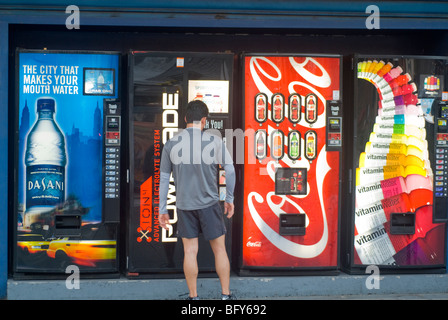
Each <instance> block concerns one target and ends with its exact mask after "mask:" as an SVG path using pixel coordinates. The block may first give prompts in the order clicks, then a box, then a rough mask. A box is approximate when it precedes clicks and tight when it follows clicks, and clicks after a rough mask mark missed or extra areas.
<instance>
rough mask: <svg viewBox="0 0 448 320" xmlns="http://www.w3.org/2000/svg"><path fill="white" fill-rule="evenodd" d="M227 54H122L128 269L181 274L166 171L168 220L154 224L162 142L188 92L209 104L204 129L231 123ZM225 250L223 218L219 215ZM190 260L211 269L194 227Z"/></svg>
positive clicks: (222, 191) (178, 124)
mask: <svg viewBox="0 0 448 320" xmlns="http://www.w3.org/2000/svg"><path fill="white" fill-rule="evenodd" d="M233 59H234V58H233V54H224V53H194V52H146V51H145V52H143V51H139V52H135V51H132V52H130V54H129V106H130V109H129V119H130V136H129V139H130V140H129V141H130V142H129V145H130V156H131V159H130V171H129V184H130V196H131V202H130V208H129V218H128V221H127V222H128V225H127V230H128V235H127V251H126V252H127V253H126V256H127V268H126V272H127V275H128V276H129V277H173V276H174V277H175V276H176V274H182V271H183V269H182V265H183V245H182V241H179V239H178V237H177V210H176V189H175V186H174V180H173V178H172V177H171V181H170V186H169V191H168V200H167V209H168V213H169V215H170V223H171V226H170V227H169V229H168V230H165V229H163V228H161V227H160V225H159V186H160V161H161V156H162V149H163V146H164V144H165V142H166V141H167V140H169V139H170V138H172V137H173V136H174V135H175V134H176V133H177V132H178V131H179V130H182V129H184V128H185V125H186V124H185V119H184V118H185V112H184V109H185V108H186V106H187V104H188V102H189V101H191V100H195V99H200V100H202V101H204V102H205V103H206V104H207V106H208V108H209V117H208V119H207V124H206V126H205V128H204V130H209V129H212V130H211V131H210V133H213V134H218V135H221V137H222V138H223V140H224V141H225V129H230V128H232V122H231V120H232V119H231V117H230V116H231V114H232V104H231V101H232V100H231V92H232V90H231V89H232V75H233ZM218 174H219V177H218V184H219V185H218V186H217V187H218V190H219V195H220V200H222V201H221V204H223V201H224V199H225V195H226V183H225V175H224V170H223V169H222V168H220V169H218ZM225 222H226V227H227V234H226V246H227V249H228V253H229V256H230V245H231V231H232V228H231V220H229V219H225ZM198 267H199V270H200V271H214V269H215V264H214V256H213V252H212V250H211V247H210V245H209V243H208V242H207V241H206V240H205V239H204V237H203V236H202V233H201V234H200V236H199V253H198Z"/></svg>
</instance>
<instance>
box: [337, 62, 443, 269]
mask: <svg viewBox="0 0 448 320" xmlns="http://www.w3.org/2000/svg"><path fill="white" fill-rule="evenodd" d="M447 63H448V59H447V58H441V57H403V56H355V57H354V59H353V66H354V73H355V79H354V109H353V117H354V118H353V124H352V127H351V129H350V130H351V132H350V133H349V132H347V133H346V136H348V135H351V138H350V140H351V141H350V143H352V144H353V155H352V157H353V159H349V158H348V159H347V165H348V167H347V168H348V169H347V175H346V177H347V178H348V180H347V181H346V185H347V186H348V188H349V190H348V192H347V194H349V196H350V198H348V199H347V201H346V202H345V204H346V205H347V209H346V210H345V212H346V213H347V215H348V216H347V218H348V220H347V222H346V223H344V225H345V226H347V227H348V228H347V230H346V232H344V233H345V237H346V241H347V246H346V248H348V249H349V250H348V251H347V252H346V253H345V255H344V257H343V265H344V268H346V269H347V270H348V271H350V272H353V273H355V272H364V270H365V268H366V266H368V265H376V266H378V267H380V268H381V269H382V270H384V271H391V272H406V271H407V272H418V271H421V272H445V266H446V259H445V254H446V224H445V222H446V221H447V217H448V216H447V215H448V211H447V200H448V169H447V168H448V166H447V161H448V144H447V142H448V140H447V139H448V138H447V137H448V126H447V121H448V113H447V110H448V108H447V105H448V92H447V90H448V88H447V87H446V80H447V79H446V76H447ZM350 161H352V163H350Z"/></svg>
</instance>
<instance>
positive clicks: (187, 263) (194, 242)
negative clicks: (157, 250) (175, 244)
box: [182, 238, 198, 298]
mask: <svg viewBox="0 0 448 320" xmlns="http://www.w3.org/2000/svg"><path fill="white" fill-rule="evenodd" d="M182 243H183V245H184V274H185V280H186V281H187V286H188V291H190V297H191V298H194V297H197V296H198V292H197V278H198V260H197V255H198V238H192V239H187V238H182Z"/></svg>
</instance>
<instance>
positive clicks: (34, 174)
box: [13, 50, 121, 277]
mask: <svg viewBox="0 0 448 320" xmlns="http://www.w3.org/2000/svg"><path fill="white" fill-rule="evenodd" d="M119 66H120V55H119V54H117V53H113V52H69V51H61V52H56V51H46V50H42V51H31V50H18V52H17V55H16V67H17V69H16V109H15V115H16V119H17V120H16V123H15V125H16V132H15V141H14V142H15V168H16V177H15V179H16V180H15V191H16V197H15V206H14V224H15V228H14V229H15V230H14V234H13V238H14V250H13V272H14V276H16V277H27V276H30V277H32V276H35V275H38V274H40V275H42V274H47V275H48V274H64V275H65V272H66V268H67V267H68V266H71V265H74V266H77V267H78V268H79V269H80V271H81V273H96V274H98V273H108V274H118V260H117V246H118V243H117V239H118V234H119V232H118V227H119V221H120V220H119V215H120V211H119V207H120V154H121V153H120V147H121V135H120V134H121V105H120V101H119V100H118V99H119V95H120V89H119V88H120V86H119V73H120V67H119Z"/></svg>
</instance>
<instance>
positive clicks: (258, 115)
mask: <svg viewBox="0 0 448 320" xmlns="http://www.w3.org/2000/svg"><path fill="white" fill-rule="evenodd" d="M254 111H255V120H256V121H257V122H258V123H260V125H261V124H262V123H263V122H265V121H266V120H267V119H268V97H267V96H266V95H265V94H264V93H259V94H257V95H256V96H255V110H254Z"/></svg>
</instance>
